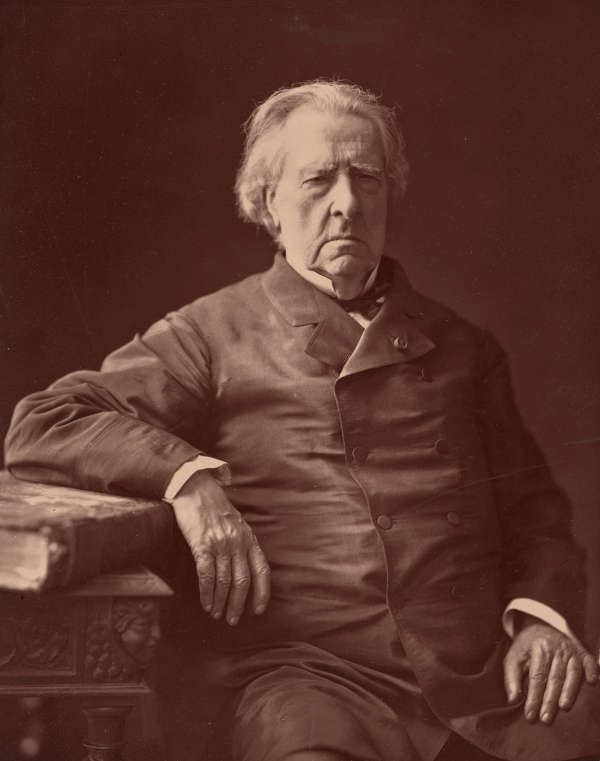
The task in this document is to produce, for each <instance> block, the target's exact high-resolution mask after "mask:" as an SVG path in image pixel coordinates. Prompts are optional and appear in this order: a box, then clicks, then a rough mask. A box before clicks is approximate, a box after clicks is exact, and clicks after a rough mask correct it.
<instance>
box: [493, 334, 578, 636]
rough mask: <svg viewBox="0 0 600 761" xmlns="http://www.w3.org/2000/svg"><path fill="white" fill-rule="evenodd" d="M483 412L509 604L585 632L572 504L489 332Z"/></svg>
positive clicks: (500, 350) (504, 359) (505, 591)
mask: <svg viewBox="0 0 600 761" xmlns="http://www.w3.org/2000/svg"><path fill="white" fill-rule="evenodd" d="M483 354H484V357H485V369H484V373H483V377H482V380H481V387H480V391H481V395H480V400H479V413H480V414H479V418H480V425H481V429H482V433H483V441H484V447H485V452H486V456H487V462H488V471H489V475H490V478H491V482H492V488H493V491H494V496H495V501H496V505H497V509H498V514H499V519H500V526H501V530H502V541H503V550H504V555H503V560H504V563H503V580H504V589H503V592H504V602H505V604H508V603H510V601H511V600H514V599H516V598H530V599H532V600H537V601H539V602H541V603H544V604H545V605H548V606H550V607H551V608H553V609H554V610H556V611H558V612H559V613H561V614H562V615H563V616H564V617H565V619H566V620H567V621H568V622H569V624H570V625H571V627H572V628H574V629H575V630H576V631H579V632H580V631H581V627H582V620H583V600H584V597H585V594H584V593H585V588H584V586H585V583H584V575H583V557H582V553H581V551H580V550H579V549H578V547H577V546H576V544H575V542H574V539H573V536H572V532H571V506H570V504H569V501H568V499H567V498H566V496H565V495H564V493H563V492H562V491H561V490H560V489H559V488H558V486H557V485H556V483H555V482H554V480H553V478H552V475H551V473H550V470H549V468H548V465H547V463H546V462H545V459H544V457H543V455H542V453H541V451H540V449H539V447H538V446H537V444H536V442H535V441H534V439H533V438H532V436H531V435H530V434H529V433H528V431H527V430H526V429H525V427H524V425H523V422H522V420H521V416H520V414H519V411H518V409H517V407H516V404H515V400H514V394H513V390H512V384H511V380H510V372H509V367H508V362H507V359H506V356H505V354H504V352H503V351H502V349H501V348H500V347H499V345H498V344H497V342H496V341H495V340H494V339H493V338H492V337H491V336H490V335H489V334H486V335H485V337H484V352H483Z"/></svg>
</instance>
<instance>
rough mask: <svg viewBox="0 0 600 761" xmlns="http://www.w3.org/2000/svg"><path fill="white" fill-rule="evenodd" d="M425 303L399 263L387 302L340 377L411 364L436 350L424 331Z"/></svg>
mask: <svg viewBox="0 0 600 761" xmlns="http://www.w3.org/2000/svg"><path fill="white" fill-rule="evenodd" d="M422 310H423V302H422V299H421V298H420V297H419V295H418V294H417V293H415V291H413V289H412V287H411V285H410V283H409V282H408V279H407V277H406V275H405V274H404V271H403V269H402V267H400V265H399V264H397V263H396V266H395V269H394V280H393V282H392V287H391V289H390V292H389V293H388V295H387V297H386V300H385V302H384V304H383V306H382V308H381V310H380V311H379V313H378V314H377V315H376V317H375V318H374V319H373V320H372V321H371V323H370V324H369V325H368V326H367V328H366V329H365V330H364V332H363V334H362V336H361V338H360V340H359V341H358V343H357V345H356V348H355V349H354V351H353V352H352V354H351V355H350V357H349V358H348V361H347V362H346V364H345V365H344V367H343V368H342V371H341V373H340V378H343V377H345V376H347V375H353V374H354V373H360V372H363V371H365V370H373V369H375V368H377V367H384V366H386V365H395V364H398V363H401V362H410V361H412V360H414V359H417V358H418V357H422V356H423V355H424V354H427V353H429V352H430V351H431V350H432V349H434V348H435V343H434V342H433V341H432V340H431V339H430V338H429V337H428V336H427V335H426V334H425V333H424V332H423V330H422V328H423V325H424V324H425V322H426V318H427V315H426V314H425V313H424V312H423V311H422Z"/></svg>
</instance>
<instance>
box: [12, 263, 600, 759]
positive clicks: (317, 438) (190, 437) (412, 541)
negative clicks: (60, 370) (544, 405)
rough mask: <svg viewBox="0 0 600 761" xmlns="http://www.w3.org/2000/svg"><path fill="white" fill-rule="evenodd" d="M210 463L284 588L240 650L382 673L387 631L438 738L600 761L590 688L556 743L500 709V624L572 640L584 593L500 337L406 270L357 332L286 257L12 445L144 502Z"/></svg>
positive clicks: (555, 731)
mask: <svg viewBox="0 0 600 761" xmlns="http://www.w3.org/2000/svg"><path fill="white" fill-rule="evenodd" d="M199 452H206V453H208V454H210V455H212V456H214V457H218V458H220V459H223V460H225V461H227V462H228V463H229V464H230V466H231V469H232V483H231V485H230V486H229V487H227V492H228V496H229V497H230V499H231V501H232V502H233V503H234V504H235V506H236V507H237V508H238V509H239V510H240V511H241V512H242V514H243V515H244V517H245V518H246V520H247V521H248V522H249V523H250V524H251V526H252V527H253V529H254V531H255V533H256V535H257V537H258V540H259V542H260V544H261V546H262V547H263V549H264V551H265V553H266V555H267V558H268V559H269V562H270V564H271V567H272V571H273V599H272V602H271V605H270V607H269V610H268V612H267V614H266V615H265V616H264V617H262V618H260V619H255V618H253V617H251V616H245V617H244V618H243V619H242V621H241V623H240V625H239V626H238V627H237V629H236V630H235V631H233V632H230V633H228V634H224V635H223V636H224V637H230V641H231V645H232V647H241V648H246V649H247V648H252V647H261V648H265V647H266V648H268V646H269V643H275V642H283V641H286V642H287V641H298V640H301V641H305V642H309V643H313V644H314V643H316V644H317V645H319V646H323V647H325V648H326V649H329V650H331V651H333V652H336V653H337V654H338V655H341V656H342V657H345V658H349V659H351V660H352V661H360V660H361V659H362V660H363V661H364V662H368V663H369V664H370V665H375V666H376V665H377V658H378V652H379V651H380V648H381V643H379V642H378V640H377V636H378V635H377V631H379V632H381V631H383V629H382V628H381V627H379V628H378V626H379V625H378V623H377V622H381V621H383V619H384V618H385V621H386V622H387V623H386V625H387V624H389V622H393V626H394V627H395V628H394V631H395V633H396V634H397V637H398V640H399V643H400V647H399V649H398V652H399V653H401V655H399V658H406V659H407V662H408V664H409V665H410V669H411V671H412V673H413V675H414V678H415V681H416V684H417V685H418V688H419V689H420V690H422V694H423V695H424V698H425V700H426V702H427V704H428V706H429V707H430V709H431V711H432V713H433V714H434V715H435V716H436V717H437V720H439V722H440V725H445V726H447V727H450V728H452V729H454V730H455V731H456V732H458V733H460V734H463V735H464V736H465V737H467V738H468V739H470V740H471V741H473V742H475V743H476V744H478V745H480V746H481V747H483V748H485V749H486V750H487V751H488V752H490V753H492V754H495V755H498V756H500V757H505V758H515V759H523V761H527V760H533V759H538V761H550V760H551V759H563V758H565V759H566V758H574V757H576V756H577V755H582V754H584V753H590V752H592V751H597V750H598V745H599V743H600V730H599V729H598V725H597V719H596V720H594V719H593V718H592V715H591V713H590V711H591V709H590V708H589V706H590V705H591V701H590V695H591V693H592V689H591V688H587V687H584V688H583V693H582V694H581V695H580V698H579V700H578V702H577V704H576V708H575V709H574V710H573V713H572V714H571V715H570V716H569V715H565V714H563V713H562V712H561V715H560V716H559V717H558V719H557V721H556V722H555V725H554V727H553V728H551V729H548V728H546V727H544V726H541V725H534V726H530V725H528V724H526V722H525V721H524V720H523V719H522V718H521V714H522V707H508V706H507V705H506V697H505V694H504V688H503V684H502V659H503V656H504V655H505V653H506V650H507V647H508V644H509V640H508V637H507V636H506V635H505V633H504V631H503V629H502V614H503V610H504V608H505V606H506V605H507V603H509V602H510V601H511V600H512V599H514V598H531V599H535V600H537V601H540V602H542V603H545V604H546V605H549V606H551V607H552V608H554V609H555V610H557V611H558V612H560V613H561V614H562V615H563V616H565V617H566V618H567V620H568V621H569V622H570V623H571V626H574V627H577V625H578V612H577V598H578V595H579V593H580V591H581V590H582V581H581V575H580V572H581V563H580V557H579V553H578V552H577V549H576V548H575V546H574V544H573V541H572V539H571V535H570V514H569V506H568V503H567V501H566V500H565V498H564V496H563V495H562V494H561V493H560V491H559V490H558V489H557V487H556V486H555V484H554V483H553V481H552V479H551V476H550V474H549V472H548V469H547V467H546V465H545V463H544V461H543V458H542V456H541V454H540V452H539V450H538V448H537V446H536V445H535V443H534V442H533V440H532V439H531V437H530V436H529V434H528V433H527V432H526V431H525V429H524V427H523V424H522V421H521V418H520V416H519V413H518V411H517V409H516V407H515V404H514V399H513V394H512V390H511V385H510V380H509V372H508V367H507V362H506V358H505V356H504V354H503V352H502V351H501V349H500V348H499V347H498V345H497V343H496V342H495V341H494V339H493V338H492V337H491V336H490V335H489V334H488V333H487V332H485V331H483V330H481V329H479V328H476V327H474V326H472V325H470V324H469V323H467V322H466V321H464V320H463V319H461V318H460V317H458V316H457V315H456V314H455V313H454V312H452V311H451V310H449V309H448V308H446V307H444V306H442V305H440V304H438V303H436V302H434V301H432V300H429V299H427V298H425V297H424V296H422V295H420V294H418V293H417V292H415V291H414V290H413V289H412V287H411V286H410V284H409V283H408V281H407V279H406V277H405V276H404V274H403V272H402V270H401V269H400V268H399V267H397V268H396V270H395V276H394V281H393V285H392V289H391V291H390V293H389V294H388V296H387V298H386V300H385V303H384V305H383V307H382V309H381V310H380V312H379V313H378V315H377V316H376V317H375V318H374V320H373V321H372V322H371V323H370V324H369V326H368V327H367V328H366V329H365V330H364V331H363V329H362V328H361V327H360V326H359V325H358V324H357V323H356V322H355V321H354V320H353V319H352V318H351V317H349V316H348V315H347V314H346V313H345V312H344V311H343V309H341V308H340V307H339V306H338V305H337V304H336V303H335V301H334V300H332V299H330V298H329V297H328V296H327V295H325V294H323V293H321V292H319V291H318V290H317V289H315V288H314V287H313V286H312V285H310V284H309V283H308V282H306V281H305V280H303V279H302V278H301V277H300V276H299V275H298V274H297V273H296V272H295V271H294V270H292V269H291V268H290V267H289V265H288V264H287V263H286V261H285V259H284V258H283V257H282V256H281V255H278V256H277V258H276V261H275V263H274V265H273V267H272V268H271V269H270V270H269V271H267V272H266V273H263V274H260V275H254V276H252V277H250V278H248V279H246V280H244V281H242V282H240V283H237V284H234V285H232V286H229V287H227V288H224V289H223V290H221V291H218V292H216V293H214V294H211V295H209V296H205V297H203V298H200V299H198V300H197V301H195V302H194V303H192V304H191V305H188V306H186V307H184V308H183V309H181V310H180V311H178V312H175V313H172V314H170V315H168V316H167V317H166V318H165V319H164V320H161V321H160V322H158V323H156V324H155V325H154V326H152V327H151V328H150V329H149V330H148V331H147V332H146V333H145V334H144V335H143V336H142V337H136V338H135V339H134V340H133V341H132V342H130V343H129V344H127V345H126V346H124V347H123V348H121V349H119V350H117V351H116V352H114V353H113V354H112V355H110V356H109V357H108V358H107V359H106V360H105V363H104V365H103V367H102V370H101V372H99V373H95V372H90V371H82V372H77V373H73V374H71V375H69V376H67V377H66V378H63V379H61V380H60V381H58V382H57V383H55V384H54V385H53V386H51V387H50V388H49V389H48V390H47V391H44V392H40V393H37V394H33V395H32V396H30V397H28V398H26V399H25V400H23V401H22V402H21V403H20V404H19V406H18V407H17V409H16V412H15V416H14V420H13V424H12V428H11V431H10V433H9V435H8V437H7V465H8V466H9V468H10V469H11V470H12V472H13V473H14V474H15V475H17V476H19V477H24V478H29V479H36V480H41V481H46V482H56V483H61V484H67V485H74V486H78V487H81V488H86V489H95V490H101V491H109V492H121V491H122V492H129V493H134V494H138V495H147V496H151V497H160V496H162V495H163V494H164V490H165V488H166V486H167V484H168V482H169V479H170V478H171V476H172V474H173V472H174V471H175V470H176V469H177V468H178V467H179V466H180V465H181V464H182V463H183V462H185V461H186V460H189V459H191V458H193V457H194V456H195V455H196V454H198V453H199ZM574 592H575V594H574ZM361 627H362V628H361ZM386 631H387V629H386ZM594 721H596V723H594Z"/></svg>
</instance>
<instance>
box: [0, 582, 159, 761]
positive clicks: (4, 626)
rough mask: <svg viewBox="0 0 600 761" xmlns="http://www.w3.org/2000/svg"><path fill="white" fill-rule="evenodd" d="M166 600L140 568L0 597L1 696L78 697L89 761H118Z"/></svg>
mask: <svg viewBox="0 0 600 761" xmlns="http://www.w3.org/2000/svg"><path fill="white" fill-rule="evenodd" d="M171 594H172V592H171V589H170V588H169V587H168V586H167V584H165V582H163V581H162V580H161V579H160V578H159V577H158V576H156V575H155V574H154V573H152V572H151V571H149V570H147V569H145V568H138V569H134V570H130V571H123V572H119V573H111V574H104V575H102V576H97V577H96V578H95V579H93V580H92V581H89V582H87V583H85V584H82V585H80V586H78V587H73V588H70V589H63V590H57V591H49V592H45V593H43V594H23V593H16V592H2V593H0V611H1V615H0V696H14V697H23V696H32V695H35V696H56V697H58V696H73V697H78V698H80V699H82V705H83V710H84V713H85V715H86V718H87V725H88V734H87V737H86V739H85V740H84V746H85V748H86V750H87V755H86V758H87V759H89V761H120V759H121V758H122V755H121V749H122V747H123V744H124V729H125V722H126V719H127V715H128V713H129V712H130V710H131V708H132V706H133V704H134V702H135V700H139V699H140V698H141V697H143V696H146V695H148V694H149V693H150V688H149V686H148V684H147V682H146V680H145V671H146V668H147V666H148V665H149V664H150V663H151V661H152V660H153V658H154V656H155V654H156V648H157V645H158V642H159V639H160V629H159V606H160V601H161V599H162V598H165V597H168V596H170V595H171Z"/></svg>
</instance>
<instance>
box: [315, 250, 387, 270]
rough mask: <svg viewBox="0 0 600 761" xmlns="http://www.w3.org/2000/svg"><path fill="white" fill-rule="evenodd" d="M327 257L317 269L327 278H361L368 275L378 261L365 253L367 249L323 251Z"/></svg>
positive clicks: (323, 258)
mask: <svg viewBox="0 0 600 761" xmlns="http://www.w3.org/2000/svg"><path fill="white" fill-rule="evenodd" d="M322 253H324V254H326V256H324V257H322V258H321V261H320V262H318V263H317V267H316V268H315V269H316V271H317V272H319V274H321V275H325V277H329V278H332V277H333V278H335V277H360V276H362V275H366V274H368V273H369V272H370V271H371V270H372V269H373V267H375V265H376V264H377V261H376V260H375V259H374V258H373V257H372V256H370V255H369V254H368V252H366V251H365V247H364V246H362V247H360V246H356V247H351V246H348V247H343V248H342V247H339V248H336V249H334V250H332V249H331V248H330V249H329V250H325V247H324V248H323V249H322Z"/></svg>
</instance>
